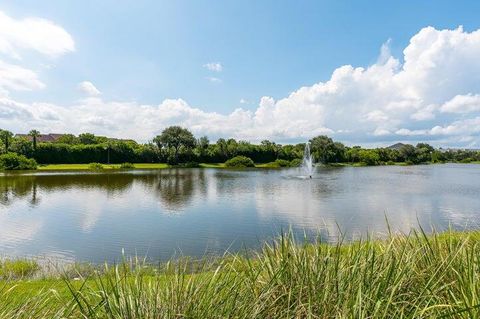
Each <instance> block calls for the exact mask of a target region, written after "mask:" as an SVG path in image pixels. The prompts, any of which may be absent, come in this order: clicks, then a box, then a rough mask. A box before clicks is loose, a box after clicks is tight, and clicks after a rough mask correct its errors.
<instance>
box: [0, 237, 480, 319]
mask: <svg viewBox="0 0 480 319" xmlns="http://www.w3.org/2000/svg"><path fill="white" fill-rule="evenodd" d="M479 238H480V233H479V232H450V231H449V232H446V233H442V234H437V233H434V234H432V235H429V236H427V235H426V234H425V233H424V232H423V231H421V230H420V231H417V232H412V233H411V234H410V235H391V236H390V237H388V238H386V239H382V240H373V239H366V240H362V241H357V242H351V243H342V242H341V241H340V242H339V243H337V244H326V243H321V242H320V241H319V242H316V243H304V242H303V241H298V240H297V241H296V240H295V239H294V238H293V236H291V235H288V234H287V235H285V236H283V237H281V238H279V239H278V240H276V241H274V242H271V243H267V244H265V246H264V248H263V249H262V250H261V251H259V252H257V253H245V254H242V255H238V254H237V255H228V254H226V255H225V256H224V257H221V258H217V259H211V260H208V259H205V260H202V261H197V262H191V261H188V260H186V259H185V260H181V261H171V262H169V263H166V264H161V265H156V266H155V265H151V264H147V263H145V262H143V261H139V260H133V261H125V262H123V263H120V264H116V265H103V266H94V265H86V264H83V265H82V264H80V265H76V266H72V267H71V268H64V269H63V270H62V271H59V272H50V273H49V272H47V273H43V274H42V273H41V267H40V266H38V265H37V264H36V263H35V262H33V261H27V260H17V261H11V260H10V261H8V260H3V261H2V262H0V317H1V318H478V316H479V315H480V307H479V304H480V297H479V296H480V285H479V282H480V280H479V279H480V278H478V276H479V272H478V267H479V265H480V259H479V258H480V257H479V256H480V246H479V241H478V239H479ZM39 273H40V274H39Z"/></svg>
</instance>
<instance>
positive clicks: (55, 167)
mask: <svg viewBox="0 0 480 319" xmlns="http://www.w3.org/2000/svg"><path fill="white" fill-rule="evenodd" d="M443 164H476V165H478V164H480V161H474V162H469V163H460V162H445V163H420V164H406V163H404V162H395V163H390V164H381V165H367V164H365V163H328V164H319V165H321V166H325V167H367V166H371V167H378V166H421V165H443ZM89 165H90V164H41V165H39V166H38V168H37V171H80V170H81V171H92V169H89ZM102 165H103V169H104V170H122V169H121V168H120V165H121V164H102ZM133 165H134V168H131V169H130V170H142V169H152V170H153V169H168V168H188V167H181V166H175V165H169V164H167V163H133ZM192 168H219V169H238V168H227V167H225V164H224V163H199V167H192ZM255 168H259V169H265V168H272V169H282V168H295V167H294V166H290V167H280V166H275V165H274V164H272V163H256V164H255V167H251V168H247V169H255ZM124 170H129V169H124ZM97 171H101V170H97Z"/></svg>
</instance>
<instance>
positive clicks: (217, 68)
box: [203, 62, 223, 72]
mask: <svg viewBox="0 0 480 319" xmlns="http://www.w3.org/2000/svg"><path fill="white" fill-rule="evenodd" d="M203 67H204V68H206V69H207V70H209V71H213V72H222V70H223V65H222V64H221V63H220V62H210V63H205V64H204V65H203Z"/></svg>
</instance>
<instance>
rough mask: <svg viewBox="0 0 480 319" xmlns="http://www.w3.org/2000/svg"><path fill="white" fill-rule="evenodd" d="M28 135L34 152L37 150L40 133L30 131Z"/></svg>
mask: <svg viewBox="0 0 480 319" xmlns="http://www.w3.org/2000/svg"><path fill="white" fill-rule="evenodd" d="M28 135H30V136H31V137H32V142H33V151H34V152H35V151H36V150H37V137H39V136H40V132H39V131H37V130H31V131H30V132H29V133H28Z"/></svg>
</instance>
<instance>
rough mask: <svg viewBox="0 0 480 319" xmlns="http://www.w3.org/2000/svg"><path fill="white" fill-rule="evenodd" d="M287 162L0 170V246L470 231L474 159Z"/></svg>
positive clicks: (175, 247) (479, 184) (211, 244)
mask: <svg viewBox="0 0 480 319" xmlns="http://www.w3.org/2000/svg"><path fill="white" fill-rule="evenodd" d="M298 175H299V172H298V171H297V170H294V169H292V170H252V171H249V170H246V171H229V170H214V169H171V170H157V171H127V172H106V173H70V174H58V173H41V172H38V173H33V174H4V175H2V176H0V254H8V255H17V256H24V255H48V256H51V255H54V256H61V257H64V258H72V259H73V258H75V259H80V260H88V261H95V262H101V261H104V260H114V259H116V258H119V256H120V252H121V251H122V249H125V251H126V252H127V253H129V254H139V255H146V254H148V255H149V256H150V257H152V258H153V259H165V258H169V257H171V256H172V254H173V253H174V252H175V251H179V250H181V251H182V252H183V253H184V254H188V255H196V256H199V255H203V254H204V253H205V252H213V253H219V252H220V253H221V252H223V251H224V250H225V249H228V248H231V249H232V250H237V249H241V248H242V247H243V246H247V247H257V246H258V245H259V243H260V242H261V240H263V239H266V238H271V236H273V235H274V234H275V233H278V231H280V230H281V229H284V230H285V229H288V228H292V229H293V231H295V232H298V233H301V232H303V231H307V233H311V234H313V233H316V232H317V231H320V232H322V233H323V234H324V236H325V238H326V239H328V240H332V241H334V240H336V239H337V238H338V236H339V232H345V233H346V234H347V238H353V237H355V236H359V235H361V234H365V233H366V232H375V233H377V234H381V233H385V232H386V230H387V225H386V218H388V221H389V223H390V227H391V228H392V229H393V230H394V231H401V232H408V231H409V230H410V229H411V228H412V227H417V226H418V224H419V223H420V224H421V225H423V226H425V227H427V228H429V227H430V226H435V227H437V228H440V229H443V228H446V227H449V225H451V226H453V227H456V228H464V227H467V228H470V227H477V224H478V223H477V222H478V220H479V213H480V198H479V196H478V194H479V192H480V179H479V177H480V170H479V167H478V166H475V165H430V166H414V167H364V168H317V171H316V173H315V176H314V178H313V179H311V180H310V179H309V180H304V179H298V178H296V176H298Z"/></svg>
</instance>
